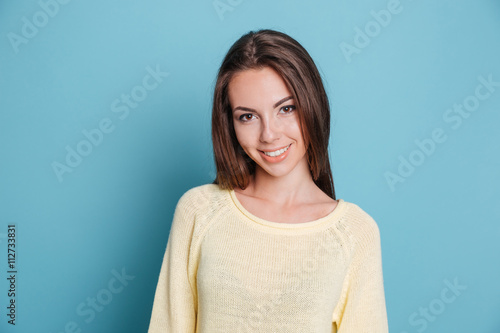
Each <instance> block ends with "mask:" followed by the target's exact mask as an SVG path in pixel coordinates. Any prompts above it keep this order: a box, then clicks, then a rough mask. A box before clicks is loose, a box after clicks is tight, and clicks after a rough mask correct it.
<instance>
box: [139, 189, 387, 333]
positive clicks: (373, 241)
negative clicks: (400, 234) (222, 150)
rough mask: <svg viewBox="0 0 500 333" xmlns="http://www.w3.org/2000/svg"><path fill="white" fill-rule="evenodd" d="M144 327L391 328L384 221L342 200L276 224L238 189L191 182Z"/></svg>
mask: <svg viewBox="0 0 500 333" xmlns="http://www.w3.org/2000/svg"><path fill="white" fill-rule="evenodd" d="M148 332H149V333H160V332H162V333H166V332H168V333H218V332H221V333H230V332H231V333H232V332H265V333H271V332H284V333H285V332H286V333H293V332H297V333H299V332H300V333H306V332H311V333H313V332H314V333H320V332H321V333H327V332H328V333H331V332H339V333H363V332H366V333H385V332H388V324H387V313H386V304H385V295H384V285H383V276H382V254H381V246H380V233H379V229H378V226H377V224H376V222H375V221H374V220H373V219H372V218H371V217H370V216H369V215H368V214H367V213H366V212H364V211H363V210H362V209H361V208H360V207H358V206H357V205H356V204H354V203H350V202H346V201H344V200H342V199H339V202H338V205H337V207H336V208H335V209H334V210H333V212H331V213H330V214H329V215H327V216H325V217H322V218H320V219H318V220H315V221H311V222H305V223H295V224H292V223H279V222H271V221H266V220H263V219H261V218H258V217H257V216H255V215H253V214H251V213H250V212H248V211H247V210H246V209H245V208H244V207H243V206H242V205H241V203H240V202H239V201H238V199H237V198H236V196H235V194H234V191H233V190H231V191H229V190H221V189H219V186H218V185H216V184H205V185H201V186H198V187H194V188H192V189H190V190H188V191H187V192H186V193H184V194H183V195H182V196H181V198H180V199H179V201H178V203H177V206H176V208H175V212H174V216H173V221H172V226H171V229H170V236H169V239H168V243H167V247H166V252H165V256H164V259H163V263H162V266H161V271H160V275H159V280H158V285H157V288H156V294H155V297H154V304H153V309H152V314H151V322H150V325H149V331H148Z"/></svg>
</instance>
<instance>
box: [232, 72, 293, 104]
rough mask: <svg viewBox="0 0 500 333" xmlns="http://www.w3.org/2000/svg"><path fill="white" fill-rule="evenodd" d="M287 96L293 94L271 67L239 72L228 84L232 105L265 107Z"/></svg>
mask: <svg viewBox="0 0 500 333" xmlns="http://www.w3.org/2000/svg"><path fill="white" fill-rule="evenodd" d="M287 96H291V93H290V91H289V89H288V87H287V85H286V83H285V81H284V80H283V78H282V77H281V76H280V75H279V74H278V73H277V72H276V71H275V70H274V69H272V68H270V67H264V68H260V69H248V70H244V71H241V72H238V73H236V74H234V75H233V77H232V78H231V80H230V81H229V84H228V97H229V101H230V103H231V106H232V107H236V106H247V107H252V106H255V107H259V106H263V107H264V106H267V105H268V104H271V103H272V104H274V103H275V102H277V101H279V100H280V99H282V98H283V97H287ZM236 104H238V105H236ZM240 104H246V105H240Z"/></svg>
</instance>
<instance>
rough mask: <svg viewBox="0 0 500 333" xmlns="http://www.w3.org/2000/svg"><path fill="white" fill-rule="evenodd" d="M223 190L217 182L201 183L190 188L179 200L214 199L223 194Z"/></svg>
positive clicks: (201, 200) (204, 200)
mask: <svg viewBox="0 0 500 333" xmlns="http://www.w3.org/2000/svg"><path fill="white" fill-rule="evenodd" d="M222 192H223V190H221V189H220V188H219V185H217V184H203V185H199V186H195V187H193V188H190V189H189V190H187V191H186V192H184V194H182V196H181V197H180V199H179V202H189V203H193V202H200V203H201V202H206V201H209V200H216V199H217V198H219V197H221V196H222V195H223V193H222Z"/></svg>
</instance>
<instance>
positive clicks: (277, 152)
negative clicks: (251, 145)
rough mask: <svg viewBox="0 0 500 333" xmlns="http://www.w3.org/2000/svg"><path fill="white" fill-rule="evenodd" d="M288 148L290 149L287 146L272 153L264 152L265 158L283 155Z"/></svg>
mask: <svg viewBox="0 0 500 333" xmlns="http://www.w3.org/2000/svg"><path fill="white" fill-rule="evenodd" d="M289 147H290V145H288V147H285V148H283V149H280V150H276V151H272V152H267V151H265V152H264V154H266V155H267V156H272V157H276V156H279V155H281V154H283V153H284V152H285V151H287V150H288V148H289Z"/></svg>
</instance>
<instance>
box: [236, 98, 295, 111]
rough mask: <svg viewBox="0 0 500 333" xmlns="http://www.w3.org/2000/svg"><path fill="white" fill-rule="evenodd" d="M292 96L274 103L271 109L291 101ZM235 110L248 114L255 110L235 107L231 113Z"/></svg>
mask: <svg viewBox="0 0 500 333" xmlns="http://www.w3.org/2000/svg"><path fill="white" fill-rule="evenodd" d="M292 98H293V96H287V97H285V98H282V99H280V100H279V101H277V102H276V103H274V105H273V108H276V107H278V106H279V105H280V104H282V103H284V102H286V101H288V100H289V99H292ZM236 110H243V111H249V112H256V111H255V109H252V108H247V107H244V106H237V107H235V108H234V109H233V112H235V111H236Z"/></svg>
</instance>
